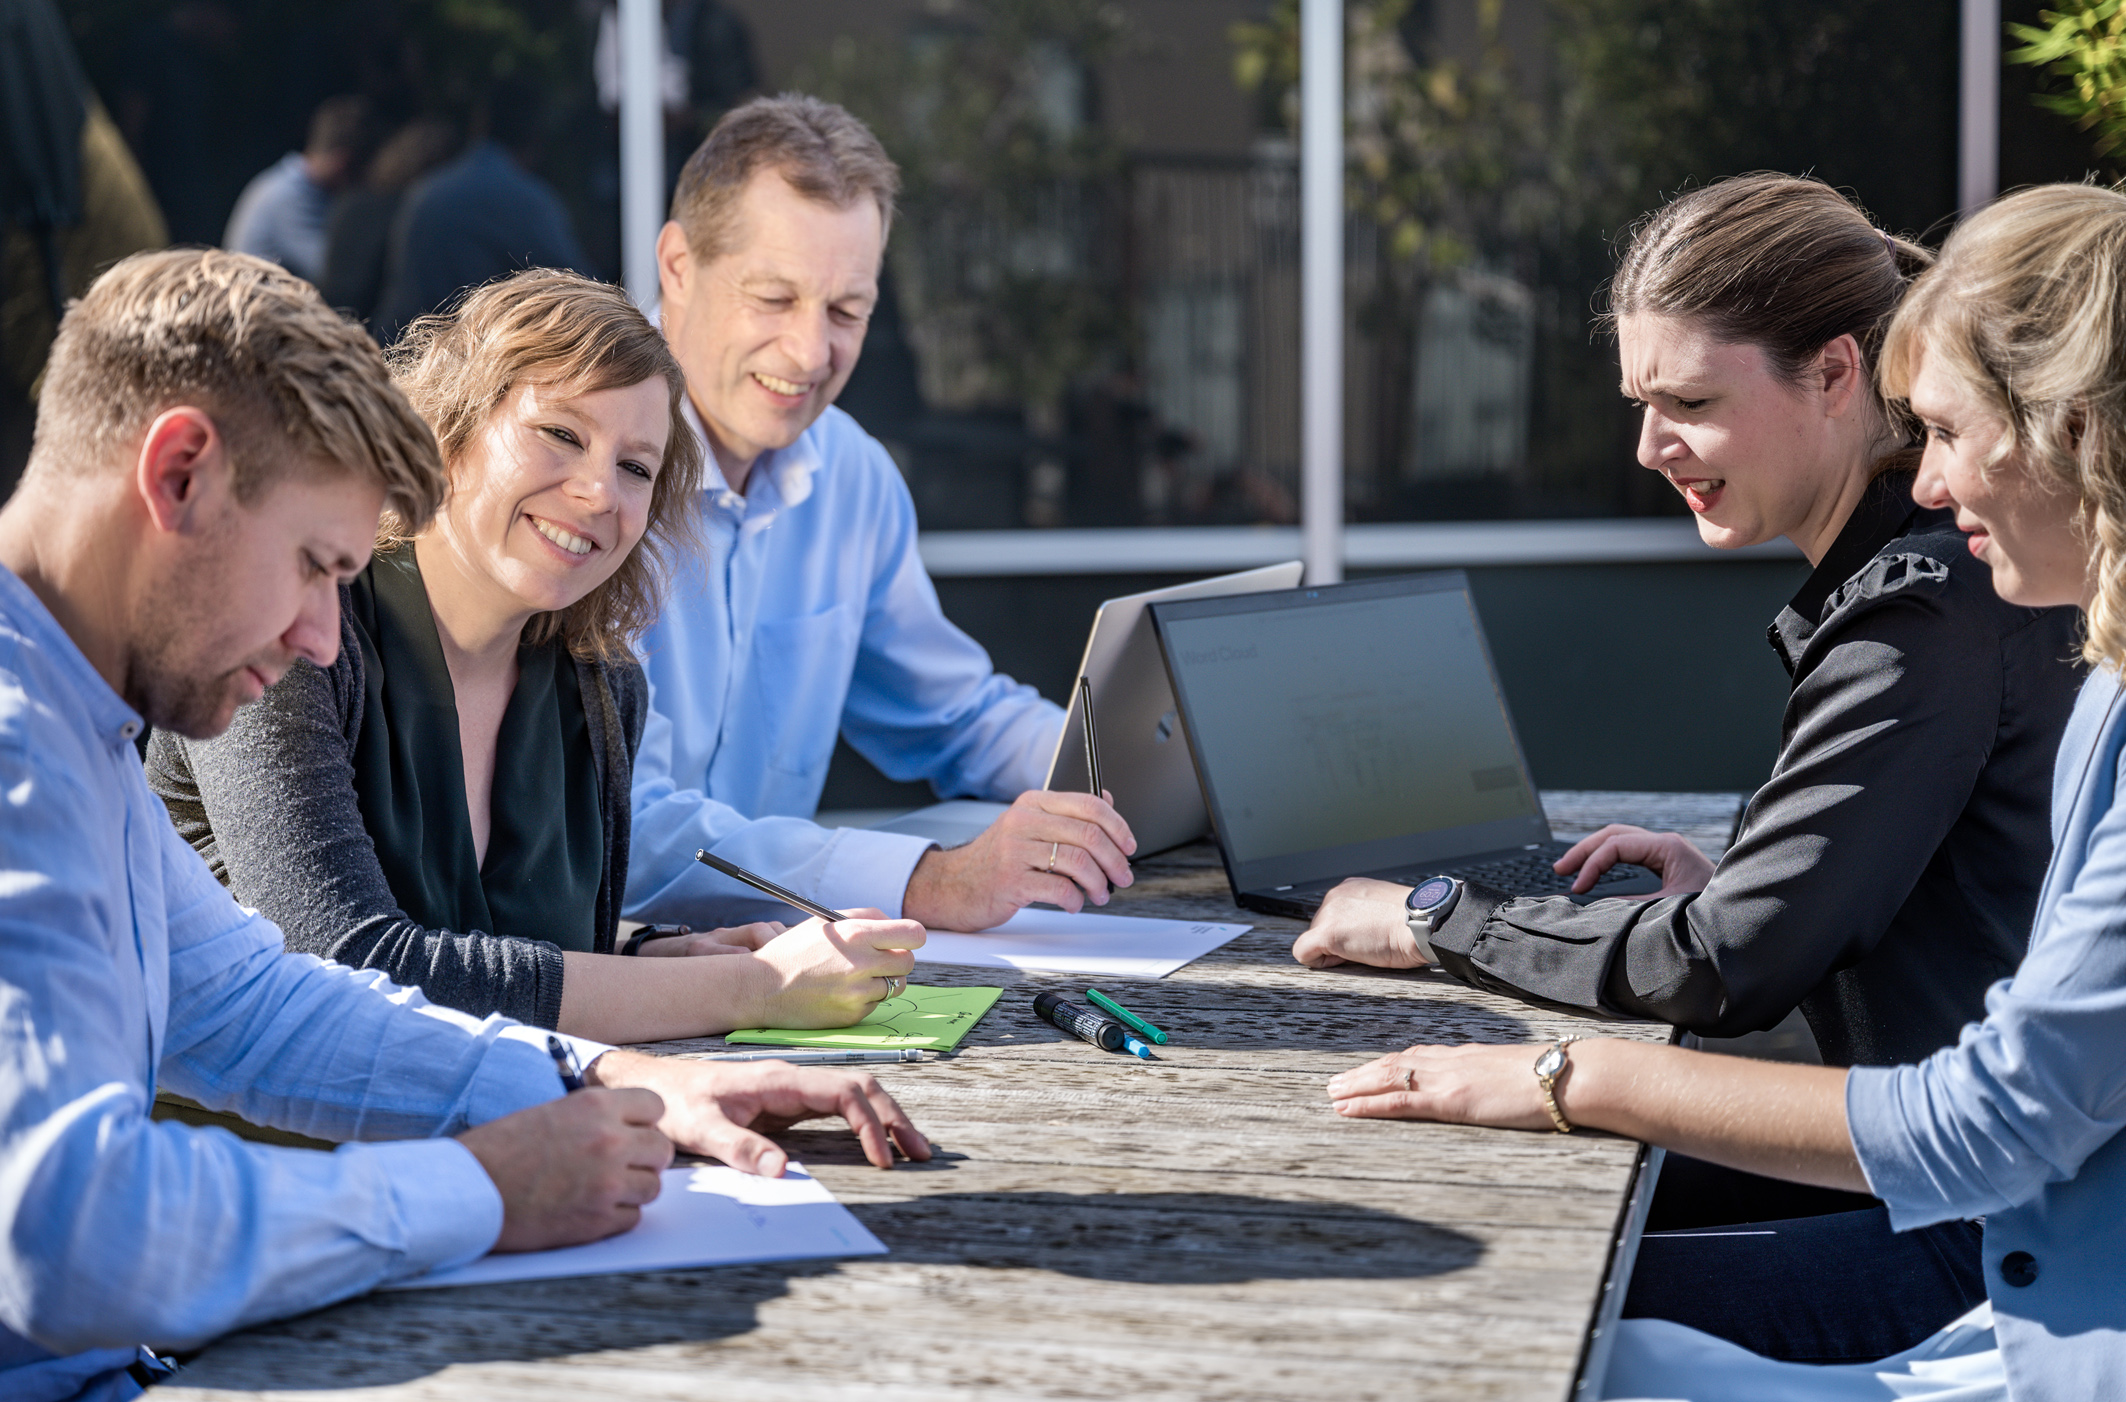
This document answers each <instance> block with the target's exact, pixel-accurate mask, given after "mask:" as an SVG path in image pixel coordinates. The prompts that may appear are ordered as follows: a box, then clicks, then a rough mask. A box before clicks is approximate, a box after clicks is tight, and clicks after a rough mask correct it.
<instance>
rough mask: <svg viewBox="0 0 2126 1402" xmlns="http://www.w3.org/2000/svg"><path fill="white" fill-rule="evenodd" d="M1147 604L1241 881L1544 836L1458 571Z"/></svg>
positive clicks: (1383, 864) (1370, 866)
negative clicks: (1152, 610) (1247, 877)
mask: <svg viewBox="0 0 2126 1402" xmlns="http://www.w3.org/2000/svg"><path fill="white" fill-rule="evenodd" d="M1154 607H1155V613H1156V617H1157V621H1158V625H1159V629H1160V632H1161V641H1162V643H1163V645H1164V648H1165V653H1166V660H1167V666H1168V669H1169V671H1170V672H1171V674H1172V677H1173V681H1174V690H1175V694H1176V697H1177V699H1179V700H1180V702H1181V705H1182V714H1183V717H1184V719H1185V721H1186V724H1187V729H1188V735H1189V740H1190V743H1191V744H1192V746H1194V753H1195V758H1196V763H1197V767H1198V772H1199V776H1200V777H1201V778H1202V780H1203V784H1204V789H1205V792H1206V794H1207V796H1209V798H1210V799H1211V806H1212V811H1213V814H1214V816H1215V819H1216V821H1217V824H1218V829H1219V836H1220V839H1221V841H1222V842H1223V843H1224V845H1225V848H1226V861H1227V862H1228V864H1229V865H1231V866H1232V868H1233V871H1234V879H1235V880H1236V882H1237V881H1240V880H1241V879H1242V875H1241V874H1242V869H1243V868H1246V869H1249V870H1250V871H1251V872H1252V873H1253V874H1254V876H1255V878H1256V879H1257V880H1260V881H1265V882H1270V883H1275V882H1282V881H1288V880H1294V879H1298V880H1314V879H1319V878H1323V877H1333V876H1340V875H1351V874H1355V873H1357V872H1361V871H1368V870H1380V869H1384V868H1387V867H1390V866H1395V865H1398V864H1401V863H1404V862H1411V861H1422V860H1425V859H1427V858H1429V857H1434V856H1440V857H1447V856H1462V855H1469V854H1471V853H1474V852H1479V851H1496V850H1500V849H1502V848H1506V847H1510V846H1519V845H1521V844H1523V843H1526V842H1539V841H1542V840H1544V839H1546V838H1547V837H1548V836H1549V828H1548V824H1547V823H1545V822H1544V820H1543V817H1542V810H1541V808H1540V807H1539V806H1538V803H1537V800H1536V795H1535V791H1534V786H1533V785H1532V784H1531V783H1530V781H1529V778H1528V772H1527V767H1526V765H1525V764H1524V763H1523V761H1522V758H1521V752H1520V745H1519V743H1518V741H1517V740H1516V739H1515V737H1514V733H1513V722H1512V720H1511V718H1510V717H1509V715H1508V713H1507V710H1506V703H1505V698H1504V697H1503V696H1502V695H1501V694H1500V691H1499V687H1498V681H1497V678H1496V676H1495V675H1494V673H1493V671H1492V666H1491V657H1490V652H1489V649H1488V648H1487V647H1486V646H1485V642H1484V635H1483V630H1482V626H1481V625H1480V624H1479V623H1478V621H1477V616H1476V610H1475V607H1474V606H1473V604H1472V603H1471V601H1470V598H1469V591H1468V581H1467V578H1466V576H1464V575H1463V574H1462V573H1461V572H1460V571H1459V570H1446V571H1439V572H1435V573H1429V574H1424V575H1410V576H1404V577H1402V578H1399V579H1390V580H1369V581H1365V582H1362V583H1358V584H1348V585H1337V586H1330V587H1326V588H1316V589H1297V590H1290V591H1286V592H1282V593H1277V594H1261V595H1249V596H1242V597H1240V598H1234V599H1207V600H1202V601H1190V602H1188V603H1177V604H1159V605H1155V606H1154ZM1309 858H1313V860H1310V859H1309ZM1347 863H1352V864H1349V865H1347ZM1339 867H1341V870H1338V869H1337V868H1339ZM1243 889H1247V887H1245V886H1244V887H1243Z"/></svg>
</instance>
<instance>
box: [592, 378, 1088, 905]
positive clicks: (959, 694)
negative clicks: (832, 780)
mask: <svg viewBox="0 0 2126 1402" xmlns="http://www.w3.org/2000/svg"><path fill="white" fill-rule="evenodd" d="M687 414H688V417H689V420H690V421H691V422H693V423H694V425H695V428H696V432H699V431H700V420H699V419H698V418H697V417H695V416H694V409H693V405H692V404H689V405H687ZM704 475H705V478H706V482H707V485H706V486H705V488H704V489H703V492H702V496H701V502H700V510H699V513H698V515H697V520H698V521H699V523H700V528H701V533H702V535H703V537H704V541H705V544H706V546H707V551H706V559H705V561H703V562H700V563H691V564H687V565H684V566H682V567H681V568H680V569H679V570H678V571H677V572H676V577H675V578H674V579H673V581H672V587H671V591H670V597H669V598H668V599H667V600H666V603H665V606H664V611H663V613H662V615H661V616H660V617H659V618H658V620H657V623H656V625H655V626H654V627H652V628H651V629H650V631H649V633H648V634H647V635H646V636H645V637H644V639H643V641H642V653H643V667H644V669H645V670H646V671H647V672H648V674H649V679H650V687H651V692H650V717H649V723H648V726H647V728H646V729H645V731H644V733H643V738H642V750H641V753H640V755H639V756H638V757H637V758H636V760H635V799H634V807H635V814H634V817H635V823H634V833H633V836H632V838H631V839H630V842H631V845H630V849H629V857H628V892H627V896H628V899H627V910H626V913H627V915H628V917H629V918H630V919H635V920H683V921H688V922H690V923H692V924H694V925H697V926H699V925H703V924H707V923H716V922H721V921H730V920H737V919H756V918H762V917H763V916H787V915H788V914H789V910H788V907H786V906H782V905H777V904H774V903H771V902H763V901H762V900H761V898H760V897H758V896H756V895H754V894H753V893H752V892H751V891H750V890H747V889H746V888H744V887H742V886H739V885H737V884H736V883H734V882H731V881H729V880H727V879H726V878H724V877H720V876H718V875H716V874H715V873H714V872H711V871H709V870H708V869H707V868H706V867H703V866H701V865H699V864H698V863H696V862H695V861H694V860H693V858H694V852H695V850H696V849H697V848H702V847H707V848H710V849H711V850H713V851H715V852H716V853H717V854H718V855H719V856H722V857H725V858H726V859H728V860H730V861H733V862H736V863H738V864H739V865H740V866H743V867H747V868H749V869H751V870H753V871H757V872H759V873H760V874H761V875H763V876H767V877H770V878H772V879H774V880H776V881H779V882H781V883H782V884H783V885H785V886H789V887H790V888H792V889H793V890H795V891H797V892H798V893H799V894H801V895H804V896H809V897H810V898H811V899H813V900H815V901H818V902H820V903H821V904H823V905H827V906H831V907H834V908H837V909H838V908H841V907H844V906H860V905H874V906H878V907H880V908H881V909H883V910H885V911H886V913H887V914H888V915H896V914H898V913H899V911H900V903H901V894H902V891H903V890H904V888H905V887H906V886H907V884H908V876H909V873H910V872H912V871H913V870H914V869H915V863H916V861H917V859H918V858H920V857H921V856H922V854H923V852H924V851H925V850H926V849H927V848H928V847H929V846H930V844H929V843H928V842H927V841H925V840H924V839H921V838H913V837H905V836H901V835H899V834H895V833H879V832H864V831H858V830H854V829H823V828H819V827H816V826H814V825H813V824H812V822H811V821H810V818H811V816H812V813H813V810H814V809H815V808H817V807H818V805H819V794H820V789H821V787H822V786H823V785H824V784H825V783H826V780H827V762H828V761H829V760H830V759H831V758H832V757H833V754H834V737H835V735H836V734H837V732H838V733H840V734H843V735H846V736H847V737H848V739H849V743H850V744H851V745H853V746H854V747H855V748H856V750H857V751H858V753H860V754H862V755H863V756H864V757H865V758H866V759H869V760H870V761H871V762H872V763H873V764H875V765H877V766H878V767H879V769H880V770H882V771H883V772H884V773H885V774H886V775H887V776H888V777H890V778H894V779H901V780H912V779H927V780H929V781H930V782H931V784H932V785H933V786H934V787H935V788H936V789H937V791H938V792H939V793H940V794H943V795H946V796H948V797H951V796H969V797H976V798H996V799H1010V798H1015V797H1017V796H1018V795H1019V794H1020V793H1021V792H1023V791H1025V790H1027V789H1031V788H1038V787H1040V786H1041V784H1042V783H1044V782H1045V781H1046V780H1047V777H1048V762H1049V758H1050V756H1051V755H1052V754H1053V753H1054V751H1055V745H1056V738H1057V736H1058V735H1060V734H1061V733H1062V728H1063V712H1062V711H1061V710H1060V709H1059V708H1058V707H1056V706H1055V705H1053V704H1052V703H1050V702H1047V701H1043V700H1042V699H1041V698H1040V696H1039V695H1038V694H1037V693H1036V692H1035V691H1034V689H1033V688H1032V687H1030V686H1022V685H1020V684H1019V683H1017V682H1014V681H1012V680H1011V678H1009V677H1006V676H1002V675H999V674H998V673H997V672H996V671H995V669H994V668H992V667H991V665H990V662H989V654H988V653H986V652H984V651H983V650H982V648H981V645H980V644H978V643H976V642H975V641H974V639H972V638H970V637H968V636H967V635H966V634H965V633H963V632H961V631H960V630H959V629H958V628H955V627H954V626H953V625H952V624H951V623H949V622H947V621H946V618H945V615H944V612H943V611H942V610H941V609H940V608H939V607H938V599H937V591H936V589H934V588H932V587H931V583H930V576H929V575H927V574H925V573H924V572H923V562H922V559H921V557H920V556H918V555H917V553H916V530H915V503H914V502H913V501H911V500H910V499H909V496H908V488H907V484H906V483H904V482H903V481H902V480H901V475H900V471H899V470H898V469H897V468H895V467H894V465H893V459H892V458H890V457H888V456H887V454H886V450H885V449H884V448H882V447H880V446H879V443H878V440H876V439H874V438H873V437H871V435H870V434H868V433H865V432H864V431H863V429H861V428H859V427H857V424H856V421H855V420H854V419H852V418H850V417H849V416H848V415H847V414H845V413H843V412H842V411H841V410H839V409H832V408H830V409H828V410H827V412H826V413H824V414H822V415H821V416H820V418H819V421H818V422H817V423H815V424H813V425H812V427H811V428H809V429H807V430H806V431H805V432H804V434H803V435H802V436H800V437H799V438H798V440H797V441H796V442H795V443H793V444H791V445H790V446H789V447H788V448H784V449H782V450H780V451H776V452H770V453H765V454H763V455H762V456H761V458H760V460H759V461H758V462H757V463H755V464H754V467H753V474H752V477H751V479H749V482H748V488H749V489H748V491H747V492H745V493H744V494H741V493H738V492H735V491H733V490H731V488H730V486H729V484H728V483H727V482H726V481H725V480H724V477H723V474H722V473H721V472H719V471H718V470H717V467H716V464H715V461H714V458H713V456H712V457H711V459H710V462H709V464H708V467H707V470H706V472H705V474H704Z"/></svg>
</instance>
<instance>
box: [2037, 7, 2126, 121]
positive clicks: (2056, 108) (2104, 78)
mask: <svg viewBox="0 0 2126 1402" xmlns="http://www.w3.org/2000/svg"><path fill="white" fill-rule="evenodd" d="M2038 18H2039V19H2040V20H2041V21H2043V23H2042V24H2039V25H2030V24H2010V25H2008V26H2007V29H2008V33H2009V34H2010V35H2011V36H2012V37H2014V38H2016V39H2020V40H2022V42H2023V47H2021V48H2020V49H2016V50H2014V51H2013V52H2011V53H2009V54H2008V55H2007V59H2008V61H2009V62H2010V63H2021V64H2027V65H2029V66H2030V67H2032V68H2043V69H2044V70H2045V71H2046V72H2048V73H2050V74H2052V75H2053V76H2055V77H2059V78H2064V79H2066V80H2067V88H2068V90H2067V91H2066V92H2060V93H2040V94H2038V96H2037V97H2036V99H2035V100H2036V102H2037V104H2038V106H2040V107H2043V108H2045V109H2046V110H2047V111H2051V112H2057V113H2059V114H2060V115H2061V116H2063V117H2067V118H2071V119H2072V120H2073V122H2074V124H2075V125H2076V126H2077V127H2080V128H2081V129H2082V130H2083V131H2087V132H2092V133H2094V134H2095V137H2096V140H2095V143H2094V147H2095V151H2096V154H2097V155H2099V156H2108V155H2110V154H2111V153H2112V152H2113V151H2116V150H2118V149H2119V147H2120V146H2121V145H2122V144H2126V0H2081V3H2080V4H2075V5H2070V6H2068V7H2067V8H2065V9H2061V10H2040V11H2039V12H2038Z"/></svg>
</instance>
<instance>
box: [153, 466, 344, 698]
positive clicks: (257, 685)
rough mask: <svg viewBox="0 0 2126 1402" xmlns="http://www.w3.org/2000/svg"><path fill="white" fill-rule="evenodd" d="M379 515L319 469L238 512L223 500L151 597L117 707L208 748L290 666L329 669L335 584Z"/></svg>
mask: <svg viewBox="0 0 2126 1402" xmlns="http://www.w3.org/2000/svg"><path fill="white" fill-rule="evenodd" d="M383 509H384V489H383V486H382V485H381V484H380V483H378V482H377V481H376V480H375V479H373V478H371V477H369V476H367V475H366V474H362V473H354V472H345V471H342V470H340V469H338V468H337V467H332V466H327V465H319V466H317V467H315V468H311V469H304V468H297V469H294V470H293V471H292V472H291V473H290V475H289V476H288V477H286V478H284V479H283V480H282V481H280V482H277V483H274V484H273V485H271V486H269V487H267V488H266V490H265V491H264V493H263V494H261V495H260V496H259V497H258V498H257V499H256V500H255V501H253V502H252V503H251V504H250V505H248V506H246V505H242V504H239V503H237V502H236V501H235V500H234V499H233V498H230V499H228V500H227V502H226V505H225V506H224V507H223V509H222V510H223V519H222V520H220V521H219V522H216V523H215V524H214V525H213V526H212V527H211V528H210V529H208V530H206V531H205V532H203V533H202V534H201V536H200V537H199V539H198V540H197V541H196V542H195V543H194V545H193V546H192V547H191V548H190V549H189V550H188V551H187V552H186V554H185V558H184V561H183V563H182V564H181V565H180V566H179V568H178V569H177V570H176V571H174V577H172V578H170V579H167V580H164V581H162V582H161V583H160V585H159V586H158V588H157V589H156V591H155V592H154V595H153V596H152V602H151V605H150V616H149V617H147V618H144V619H143V620H142V626H141V627H140V628H139V630H138V636H136V638H135V639H134V645H133V649H132V655H131V656H130V657H129V659H128V661H127V667H126V672H127V677H128V687H127V690H128V696H127V699H128V700H129V701H131V702H132V704H133V706H134V707H135V708H136V709H137V710H139V711H140V713H141V714H142V715H143V716H145V717H146V718H147V721H148V724H150V725H152V726H155V727H157V728H159V729H163V730H171V731H175V732H176V733H177V734H179V735H184V736H187V737H189V738H191V739H195V740H204V739H211V738H212V737H214V736H216V735H219V734H221V733H222V732H223V731H224V730H227V729H228V728H229V722H230V721H231V720H232V719H234V718H235V715H236V708H237V707H238V706H242V705H248V704H250V703H251V702H253V701H256V700H257V699H258V698H259V697H260V696H261V695H263V694H264V693H265V691H266V689H267V688H268V687H270V686H272V685H273V684H274V683H275V682H277V681H279V680H280V678H281V674H282V673H284V672H286V671H287V670H288V668H289V667H291V666H293V665H294V664H295V661H296V659H297V658H307V659H309V660H310V661H312V662H314V663H316V664H317V665H318V666H320V667H326V666H330V665H331V664H332V660H333V659H334V657H336V656H337V655H338V653H339V644H340V608H339V588H340V585H342V584H343V583H346V582H347V581H348V580H350V579H352V578H353V577H354V576H355V575H356V574H358V573H360V571H361V570H362V568H363V567H364V566H365V565H367V564H368V563H369V551H370V547H371V546H372V545H373V544H374V543H375V541H376V524H377V516H378V514H379V513H381V512H382V511H383Z"/></svg>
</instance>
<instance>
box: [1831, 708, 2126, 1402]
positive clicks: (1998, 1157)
mask: <svg viewBox="0 0 2126 1402" xmlns="http://www.w3.org/2000/svg"><path fill="white" fill-rule="evenodd" d="M2052 830H2053V842H2054V845H2053V854H2052V865H2051V868H2050V870H2049V871H2047V872H2046V875H2045V885H2044V889H2043V891H2042V892H2041V893H2040V894H2039V896H2038V907H2037V919H2036V923H2035V925H2034V926H2033V929H2032V933H2031V936H2030V950H2029V953H2028V954H2026V955H2025V956H2024V958H2023V962H2022V964H2021V965H2020V966H2019V967H2018V968H2017V969H2016V971H2015V975H2014V977H2012V978H2008V979H2003V980H2002V981H2001V982H1999V983H1996V984H1995V985H1994V986H1993V987H1992V988H1991V989H1990V990H1988V992H1987V994H1986V1020H1985V1021H1984V1022H1979V1023H1973V1024H1971V1025H1970V1026H1968V1027H1966V1028H1965V1029H1964V1032H1963V1035H1962V1037H1961V1038H1960V1039H1959V1040H1958V1041H1957V1044H1956V1045H1955V1046H1953V1047H1945V1048H1943V1049H1942V1050H1940V1051H1938V1052H1936V1053H1935V1054H1934V1055H1932V1056H1930V1057H1928V1058H1927V1059H1926V1060H1925V1061H1922V1062H1920V1063H1919V1064H1918V1065H1916V1066H1859V1067H1855V1068H1854V1069H1853V1070H1852V1071H1851V1072H1849V1073H1848V1074H1847V1077H1846V1124H1847V1126H1848V1128H1849V1129H1850V1131H1851V1133H1852V1136H1853V1147H1854V1149H1855V1151H1856V1152H1857V1153H1858V1154H1859V1157H1860V1166H1861V1169H1862V1170H1863V1171H1864V1172H1865V1173H1866V1175H1867V1179H1868V1185H1869V1187H1870V1188H1871V1189H1872V1190H1873V1191H1874V1193H1875V1195H1876V1196H1877V1197H1880V1198H1881V1199H1882V1200H1883V1201H1884V1202H1885V1203H1887V1204H1888V1206H1889V1209H1890V1221H1891V1224H1892V1225H1893V1226H1895V1227H1896V1228H1898V1229H1899V1230H1900V1231H1902V1230H1905V1229H1907V1228H1911V1227H1918V1226H1924V1225H1926V1224H1927V1223H1929V1222H1939V1221H1944V1220H1947V1219H1949V1218H1956V1217H1978V1216H1984V1217H1985V1219H1986V1234H1985V1241H1984V1244H1983V1247H1982V1257H1983V1260H1984V1263H1985V1273H1986V1293H1987V1296H1988V1297H1989V1298H1990V1299H1991V1300H1992V1302H1993V1314H1994V1332H1995V1334H1996V1336H1997V1338H1998V1339H1999V1342H2000V1348H2001V1357H2002V1359H2003V1361H2004V1362H2005V1364H2006V1366H2007V1374H2008V1382H2009V1391H2010V1393H2011V1395H2013V1396H2014V1397H2016V1398H2018V1399H2040V1400H2042V1402H2055V1400H2061V1402H2063V1400H2064V1399H2088V1402H2097V1399H2109V1398H2112V1397H2115V1396H2117V1395H2118V1386H2119V1383H2118V1380H2119V1379H2120V1378H2121V1377H2122V1376H2126V1286H2122V1284H2121V1279H2120V1274H2119V1261H2120V1258H2121V1256H2122V1255H2126V1215H2122V1213H2121V1206H2120V1205H2121V1203H2122V1202H2126V1135H2122V1134H2121V1133H2120V1130H2121V1129H2126V692H2122V691H2121V688H2120V680H2119V675H2118V673H2116V672H2115V671H2113V670H2112V669H2110V668H2109V667H2104V668H2099V669H2098V670H2097V671H2096V672H2095V673H2093V674H2092V675H2091V676H2090V678H2089V680H2088V681H2087V682H2086V683H2085V684H2084V685H2083V687H2082V694H2081V697H2080V699H2079V700H2078V701H2077V702H2076V704H2075V709H2074V714H2073V716H2072V717H2071V718H2070V719H2069V720H2068V722H2067V731H2066V734H2065V736H2064V737H2063V738H2062V739H2061V741H2060V754H2059V763H2058V765H2057V767H2056V768H2055V770H2054V772H2053V784H2052ZM1944 1322H1946V1321H1944Z"/></svg>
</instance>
